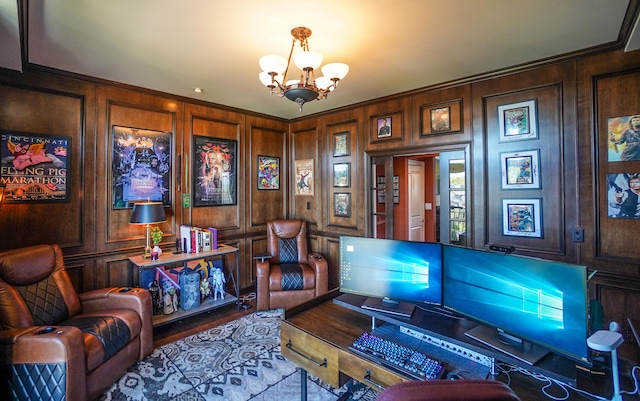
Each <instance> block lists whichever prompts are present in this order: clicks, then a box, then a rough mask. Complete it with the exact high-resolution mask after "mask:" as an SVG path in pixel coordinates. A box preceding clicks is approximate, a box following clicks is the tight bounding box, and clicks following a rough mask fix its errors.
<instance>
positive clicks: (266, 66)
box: [258, 27, 349, 112]
mask: <svg viewBox="0 0 640 401" xmlns="http://www.w3.org/2000/svg"><path fill="white" fill-rule="evenodd" d="M291 36H293V43H292V44H291V51H290V52H289V59H288V60H287V59H285V58H284V57H281V56H275V55H269V56H264V57H262V58H261V59H260V67H261V68H262V72H261V73H260V74H258V77H259V78H260V82H262V84H263V85H264V86H266V87H267V88H269V91H270V93H271V94H274V95H276V96H278V97H283V96H284V97H286V98H287V99H289V100H292V101H294V102H296V103H298V104H299V105H300V112H302V106H303V105H304V104H305V103H306V102H309V101H311V100H314V99H315V100H320V99H326V97H327V95H328V94H329V92H331V91H332V90H334V89H335V88H336V87H337V86H338V82H339V81H340V80H341V79H343V78H344V77H345V76H346V75H347V73H348V72H349V66H348V65H347V64H344V63H331V64H327V65H325V66H323V67H322V73H323V74H324V76H322V77H318V78H316V76H315V73H314V70H316V69H318V67H320V64H322V55H321V54H320V53H315V52H311V51H309V42H308V40H307V39H308V38H309V36H311V29H309V28H305V27H298V28H293V29H292V30H291ZM296 42H299V43H300V47H302V52H300V53H296V54H295V55H294V54H293V49H294V48H295V45H296ZM292 56H293V62H294V64H295V65H296V66H297V67H298V68H299V69H301V70H302V73H301V74H300V79H293V80H289V81H287V80H286V79H287V73H288V72H289V65H290V64H291V57H292Z"/></svg>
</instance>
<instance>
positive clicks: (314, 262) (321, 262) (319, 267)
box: [307, 252, 329, 296]
mask: <svg viewBox="0 0 640 401" xmlns="http://www.w3.org/2000/svg"><path fill="white" fill-rule="evenodd" d="M307 261H308V263H309V266H311V267H312V268H313V270H315V272H316V296H320V295H323V294H326V293H327V291H329V266H328V263H327V259H326V258H325V257H324V256H322V255H320V254H319V253H315V252H312V253H310V254H308V255H307Z"/></svg>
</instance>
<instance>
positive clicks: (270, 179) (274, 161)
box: [258, 156, 280, 189]
mask: <svg viewBox="0 0 640 401" xmlns="http://www.w3.org/2000/svg"><path fill="white" fill-rule="evenodd" d="M258 189H280V158H279V157H275V156H258Z"/></svg>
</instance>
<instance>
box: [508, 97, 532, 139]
mask: <svg viewBox="0 0 640 401" xmlns="http://www.w3.org/2000/svg"><path fill="white" fill-rule="evenodd" d="M498 122H499V124H500V141H501V142H502V141H517V140H523V139H534V138H537V137H538V131H537V117H536V101H535V100H529V101H526V102H520V103H513V104H507V105H503V106H499V107H498Z"/></svg>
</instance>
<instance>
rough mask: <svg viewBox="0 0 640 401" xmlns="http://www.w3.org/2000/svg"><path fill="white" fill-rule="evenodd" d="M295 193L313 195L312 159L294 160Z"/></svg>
mask: <svg viewBox="0 0 640 401" xmlns="http://www.w3.org/2000/svg"><path fill="white" fill-rule="evenodd" d="M295 168H296V171H295V174H296V183H295V185H296V195H309V196H313V185H314V182H313V179H314V177H313V159H303V160H296V162H295Z"/></svg>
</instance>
